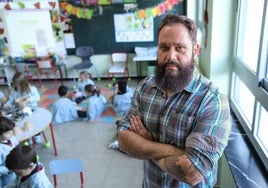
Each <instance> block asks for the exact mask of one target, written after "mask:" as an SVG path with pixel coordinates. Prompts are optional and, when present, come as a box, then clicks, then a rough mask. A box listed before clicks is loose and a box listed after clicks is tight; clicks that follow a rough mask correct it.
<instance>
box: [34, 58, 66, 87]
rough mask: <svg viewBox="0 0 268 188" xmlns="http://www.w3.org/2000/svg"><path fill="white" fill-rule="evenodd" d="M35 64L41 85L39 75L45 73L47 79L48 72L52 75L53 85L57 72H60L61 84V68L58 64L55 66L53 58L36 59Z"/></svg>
mask: <svg viewBox="0 0 268 188" xmlns="http://www.w3.org/2000/svg"><path fill="white" fill-rule="evenodd" d="M36 66H37V70H38V79H39V84H40V85H41V76H42V75H46V77H47V79H48V75H50V74H53V75H54V77H55V85H57V72H59V74H60V79H61V84H62V85H63V78H62V72H61V68H60V67H59V66H56V64H55V61H54V60H53V59H44V60H37V61H36Z"/></svg>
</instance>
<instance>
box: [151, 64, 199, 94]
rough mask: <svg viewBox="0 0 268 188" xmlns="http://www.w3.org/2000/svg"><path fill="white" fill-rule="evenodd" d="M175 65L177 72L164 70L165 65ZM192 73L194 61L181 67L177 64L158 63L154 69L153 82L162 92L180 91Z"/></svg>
mask: <svg viewBox="0 0 268 188" xmlns="http://www.w3.org/2000/svg"><path fill="white" fill-rule="evenodd" d="M170 64H172V65H176V67H177V68H178V72H177V73H176V74H175V73H174V70H169V69H166V67H167V65H170ZM193 71H194V61H193V59H192V61H191V63H190V64H187V65H185V66H183V65H182V64H180V63H178V62H174V61H172V62H166V63H158V64H157V66H156V68H155V82H156V84H157V86H159V87H160V88H161V89H163V90H165V91H166V90H169V91H171V92H177V91H182V90H183V89H184V88H185V87H186V86H187V85H188V84H189V83H190V81H191V79H192V76H193Z"/></svg>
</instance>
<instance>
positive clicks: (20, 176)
mask: <svg viewBox="0 0 268 188" xmlns="http://www.w3.org/2000/svg"><path fill="white" fill-rule="evenodd" d="M6 166H7V168H8V169H9V170H10V171H12V172H15V174H16V175H17V177H16V179H15V180H14V181H12V182H11V183H9V184H8V185H6V186H5V187H4V188H28V187H40V188H41V187H42V188H53V186H52V184H51V183H50V181H49V179H48V177H47V176H46V174H45V167H44V165H43V164H42V163H40V162H37V158H36V152H35V150H34V149H32V148H31V147H30V146H26V145H18V146H17V147H15V148H14V149H13V150H12V151H11V152H10V153H9V154H8V156H7V158H6Z"/></svg>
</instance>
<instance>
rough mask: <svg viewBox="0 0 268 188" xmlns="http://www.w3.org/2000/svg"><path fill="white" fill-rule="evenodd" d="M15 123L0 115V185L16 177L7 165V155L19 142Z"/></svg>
mask: <svg viewBox="0 0 268 188" xmlns="http://www.w3.org/2000/svg"><path fill="white" fill-rule="evenodd" d="M14 127H15V123H14V122H13V121H11V120H9V119H7V118H5V117H3V116H0V187H4V186H5V185H7V184H8V183H10V182H11V181H13V180H14V179H15V174H14V173H11V172H10V171H9V170H8V169H7V167H6V165H5V160H6V156H7V155H8V154H9V153H10V151H11V150H12V149H13V148H14V147H15V146H16V145H18V144H19V142H18V140H17V138H16V137H15V136H13V128H14Z"/></svg>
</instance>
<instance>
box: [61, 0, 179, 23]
mask: <svg viewBox="0 0 268 188" xmlns="http://www.w3.org/2000/svg"><path fill="white" fill-rule="evenodd" d="M179 2H183V0H166V1H164V2H162V3H160V4H158V5H156V6H154V7H150V8H146V9H140V10H136V11H135V12H134V14H135V18H136V19H137V20H139V19H146V18H150V17H156V16H160V15H162V14H163V13H165V12H166V11H169V10H171V9H172V8H173V7H174V6H175V5H176V4H178V3H179ZM60 8H61V9H62V10H66V11H67V12H68V13H69V14H72V15H75V16H76V17H77V18H85V19H92V15H93V13H94V11H95V10H93V9H89V8H84V7H76V6H73V5H72V4H70V3H67V2H61V3H60Z"/></svg>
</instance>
